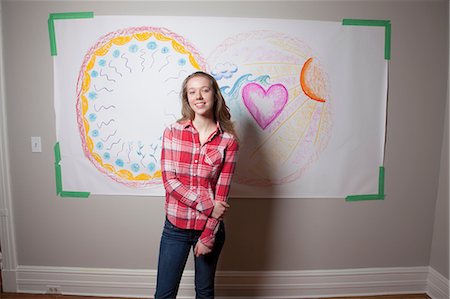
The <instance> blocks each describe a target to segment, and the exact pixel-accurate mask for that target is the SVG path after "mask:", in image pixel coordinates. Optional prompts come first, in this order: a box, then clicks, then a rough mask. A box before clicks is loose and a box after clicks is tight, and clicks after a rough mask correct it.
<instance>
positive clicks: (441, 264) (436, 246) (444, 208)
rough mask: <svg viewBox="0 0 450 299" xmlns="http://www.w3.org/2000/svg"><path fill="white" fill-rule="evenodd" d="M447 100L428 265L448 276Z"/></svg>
mask: <svg viewBox="0 0 450 299" xmlns="http://www.w3.org/2000/svg"><path fill="white" fill-rule="evenodd" d="M448 110H449V106H448V102H447V109H446V111H447V112H446V115H445V132H444V135H443V136H444V137H443V140H444V142H443V144H442V153H441V171H440V176H439V193H438V200H437V203H436V212H435V219H434V229H433V243H432V248H431V260H430V265H431V267H433V268H434V269H435V270H436V271H438V272H439V273H441V274H442V275H444V276H445V277H446V278H447V279H448V278H449V253H450V251H449V219H448V216H449V205H448V204H449V160H448V154H449V147H448V145H449V143H448V139H449V130H448Z"/></svg>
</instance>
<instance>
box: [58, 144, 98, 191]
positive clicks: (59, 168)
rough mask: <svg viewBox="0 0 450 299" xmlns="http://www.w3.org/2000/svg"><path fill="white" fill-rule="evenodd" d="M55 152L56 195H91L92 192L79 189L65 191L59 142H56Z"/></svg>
mask: <svg viewBox="0 0 450 299" xmlns="http://www.w3.org/2000/svg"><path fill="white" fill-rule="evenodd" d="M53 149H54V152H55V177H56V195H58V196H61V197H82V198H86V197H89V195H90V194H91V193H90V192H79V191H64V190H63V188H62V172H61V165H60V164H59V163H60V162H61V151H60V148H59V142H56V144H55V146H54V147H53Z"/></svg>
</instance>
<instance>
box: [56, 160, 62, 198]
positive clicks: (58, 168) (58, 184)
mask: <svg viewBox="0 0 450 299" xmlns="http://www.w3.org/2000/svg"><path fill="white" fill-rule="evenodd" d="M55 176H56V195H61V192H62V177H61V165H59V164H58V163H55Z"/></svg>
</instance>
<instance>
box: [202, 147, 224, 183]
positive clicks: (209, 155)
mask: <svg viewBox="0 0 450 299" xmlns="http://www.w3.org/2000/svg"><path fill="white" fill-rule="evenodd" d="M223 156H224V153H223V152H221V151H218V150H210V151H208V152H206V153H205V158H204V162H205V163H204V165H205V171H206V173H205V177H211V176H214V175H215V174H216V173H217V171H218V170H219V169H220V167H221V165H222V161H223Z"/></svg>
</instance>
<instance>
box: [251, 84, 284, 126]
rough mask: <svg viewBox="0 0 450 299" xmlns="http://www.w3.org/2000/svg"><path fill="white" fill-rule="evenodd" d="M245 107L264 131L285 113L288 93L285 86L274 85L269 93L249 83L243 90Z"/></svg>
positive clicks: (259, 86)
mask: <svg viewBox="0 0 450 299" xmlns="http://www.w3.org/2000/svg"><path fill="white" fill-rule="evenodd" d="M242 99H243V100H244V104H245V107H247V109H248V111H249V112H250V114H251V115H252V116H253V118H254V119H255V120H256V122H257V123H258V125H259V126H260V127H261V128H262V129H263V130H264V129H265V128H267V126H268V125H270V124H271V123H272V122H273V121H274V120H275V119H276V118H277V116H278V115H279V114H280V113H281V111H283V108H284V106H285V105H286V103H287V101H288V91H287V89H286V87H284V85H283V84H274V85H271V86H270V87H269V89H268V90H267V91H265V90H264V88H263V87H262V86H261V85H259V84H258V83H249V84H247V85H246V86H244V88H243V89H242Z"/></svg>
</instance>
